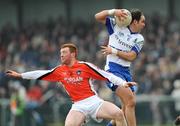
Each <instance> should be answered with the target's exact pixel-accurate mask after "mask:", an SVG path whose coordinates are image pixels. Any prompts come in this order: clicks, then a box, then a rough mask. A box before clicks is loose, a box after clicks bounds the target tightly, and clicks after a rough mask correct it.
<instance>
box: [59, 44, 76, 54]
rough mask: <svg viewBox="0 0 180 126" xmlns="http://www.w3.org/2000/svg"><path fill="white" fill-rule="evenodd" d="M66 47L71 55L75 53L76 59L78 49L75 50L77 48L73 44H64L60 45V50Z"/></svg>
mask: <svg viewBox="0 0 180 126" xmlns="http://www.w3.org/2000/svg"><path fill="white" fill-rule="evenodd" d="M66 47H68V48H69V50H70V52H71V53H73V52H74V53H75V56H76V57H77V52H78V49H77V47H76V45H75V44H73V43H66V44H63V45H61V49H62V48H66Z"/></svg>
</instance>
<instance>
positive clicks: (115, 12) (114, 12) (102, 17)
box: [95, 9, 127, 24]
mask: <svg viewBox="0 0 180 126" xmlns="http://www.w3.org/2000/svg"><path fill="white" fill-rule="evenodd" d="M108 16H118V17H122V18H125V17H126V16H127V14H126V13H125V12H124V11H123V10H122V9H110V10H102V11H100V12H98V13H96V14H95V19H96V20H97V21H99V22H101V23H103V24H105V23H106V17H108Z"/></svg>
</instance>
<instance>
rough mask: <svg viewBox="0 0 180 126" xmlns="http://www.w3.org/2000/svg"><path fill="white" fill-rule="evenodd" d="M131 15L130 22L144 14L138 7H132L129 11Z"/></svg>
mask: <svg viewBox="0 0 180 126" xmlns="http://www.w3.org/2000/svg"><path fill="white" fill-rule="evenodd" d="M130 12H131V15H132V21H131V23H132V22H133V21H134V20H136V21H139V20H140V19H141V16H142V15H144V14H143V12H142V11H141V10H139V9H132V10H131V11H130Z"/></svg>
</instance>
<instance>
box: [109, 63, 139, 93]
mask: <svg viewBox="0 0 180 126" xmlns="http://www.w3.org/2000/svg"><path fill="white" fill-rule="evenodd" d="M109 68H110V69H109V70H107V71H108V72H111V73H113V74H114V75H116V76H118V77H120V78H122V79H123V80H125V81H127V82H131V81H132V76H131V73H130V70H129V67H123V66H121V65H117V64H115V63H112V62H110V63H109ZM107 86H108V87H109V88H110V89H111V90H112V91H115V90H116V89H117V87H118V85H115V84H113V83H111V82H107ZM130 88H131V90H132V92H135V91H136V88H137V87H136V86H132V87H130Z"/></svg>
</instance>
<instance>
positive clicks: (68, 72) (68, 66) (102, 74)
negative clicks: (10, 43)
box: [6, 43, 136, 126]
mask: <svg viewBox="0 0 180 126" xmlns="http://www.w3.org/2000/svg"><path fill="white" fill-rule="evenodd" d="M60 53H61V54H60V59H61V65H59V66H57V67H55V68H54V69H52V70H36V71H30V72H25V73H18V72H15V71H12V70H8V71H7V72H6V74H7V75H8V76H10V77H16V78H23V79H40V80H47V81H54V82H60V83H61V84H63V86H64V88H65V90H66V91H67V93H68V95H69V96H70V98H71V100H72V102H73V105H72V107H71V110H70V111H69V113H68V115H67V117H66V120H65V126H81V125H82V124H83V123H84V122H85V121H87V119H88V118H89V117H91V118H93V119H94V120H95V121H97V122H100V121H101V120H102V119H113V120H115V121H116V126H127V124H126V121H125V117H124V114H123V112H122V111H121V109H119V107H117V106H116V105H114V104H113V103H111V102H108V101H104V100H102V99H101V98H99V97H98V96H97V93H96V91H95V90H94V89H93V85H92V80H93V79H97V80H105V81H110V82H112V83H114V84H117V85H119V86H124V87H131V86H134V85H136V83H135V82H125V81H124V80H122V79H120V78H118V77H116V76H115V75H113V74H111V73H109V72H106V71H104V70H101V69H99V68H98V67H96V66H95V65H93V64H91V63H88V62H83V61H78V60H77V47H76V46H75V45H74V44H72V43H69V44H64V45H62V46H61V49H60Z"/></svg>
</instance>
